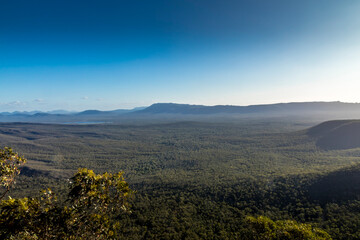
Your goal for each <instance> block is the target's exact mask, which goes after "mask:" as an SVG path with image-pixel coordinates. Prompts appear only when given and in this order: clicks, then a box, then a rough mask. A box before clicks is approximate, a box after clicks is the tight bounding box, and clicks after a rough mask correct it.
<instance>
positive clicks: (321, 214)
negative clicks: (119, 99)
mask: <svg viewBox="0 0 360 240" xmlns="http://www.w3.org/2000/svg"><path fill="white" fill-rule="evenodd" d="M356 123H357V121H348V122H347V124H348V125H349V124H350V125H351V124H354V126H355V128H356ZM337 124H338V123H332V122H330V123H326V124H325V127H324V125H318V126H316V127H314V128H310V129H308V130H306V129H307V128H308V127H310V126H309V123H301V122H284V121H276V120H274V121H268V120H267V121H261V120H259V121H250V122H249V121H248V122H247V121H242V122H238V123H235V122H226V123H209V122H197V121H192V122H172V123H158V124H151V125H149V124H143V125H138V124H137V125H109V124H101V125H99V124H97V125H56V124H55V125H50V124H24V123H4V124H1V125H0V144H1V145H2V146H6V145H9V146H12V147H13V148H14V149H15V150H16V151H17V152H20V153H21V154H23V155H24V156H26V157H27V158H28V160H27V163H26V165H25V166H23V167H22V173H21V174H20V175H19V176H17V184H15V185H14V187H13V188H12V189H11V194H10V196H12V197H13V198H14V199H16V198H19V199H24V197H26V198H27V199H37V198H38V197H39V195H38V194H37V192H39V191H41V190H42V189H47V188H49V187H51V188H52V193H54V192H55V193H56V196H57V198H58V202H62V201H66V199H67V198H68V196H69V195H68V193H69V190H68V189H69V188H68V184H69V181H68V179H69V178H71V177H72V176H73V175H74V174H76V170H77V169H78V168H84V167H87V168H90V169H93V170H94V171H95V172H97V173H102V172H109V174H112V173H113V174H115V173H116V172H119V171H121V170H123V171H124V172H125V173H124V177H125V178H126V179H127V183H129V186H130V188H131V189H133V190H134V191H135V192H136V193H135V194H132V197H130V198H128V199H127V203H128V208H126V209H127V210H129V211H123V212H121V214H116V216H115V215H112V216H113V218H112V219H111V221H110V222H112V221H114V222H116V223H117V224H116V226H118V227H119V228H117V230H116V229H111V231H112V232H113V233H114V234H115V233H116V234H117V237H119V238H125V239H143V238H146V239H159V238H161V239H197V238H198V239H234V238H240V239H262V237H259V236H269V238H268V239H291V238H286V236H289V235H287V234H288V233H289V234H295V233H296V231H295V230H296V229H313V230H314V231H310V232H308V233H307V234H308V235H299V236H300V237H299V238H297V239H320V235H321V236H323V237H324V236H325V237H324V239H328V238H329V236H328V235H326V234H329V235H330V236H331V237H332V238H333V239H358V238H359V237H360V232H359V230H358V229H359V228H358V226H359V224H360V201H359V197H360V190H359V188H358V187H357V186H358V184H356V183H358V181H359V180H360V179H359V178H358V177H357V176H359V175H360V172H359V171H360V170H359V169H360V167H359V166H360V155H359V153H360V150H359V148H356V147H355V148H347V149H341V148H336V147H334V148H333V149H331V148H322V147H321V146H319V144H318V141H319V139H321V138H322V137H323V136H325V135H326V136H328V135H327V132H331V131H332V130H331V129H332V128H333V127H334V126H335V125H337ZM341 124H344V123H343V122H341ZM328 126H329V127H328ZM327 128H328V130H327ZM319 129H320V130H321V131H320V130H319ZM337 129H338V128H337ZM314 132H315V133H316V134H314ZM350 132H354V131H350ZM345 135H346V134H345ZM345 135H344V136H345ZM349 137H351V136H349ZM45 193H46V191H45ZM43 194H44V192H43ZM47 194H49V193H48V192H47ZM6 201H8V200H6ZM57 211H58V210H57ZM302 224H304V225H302ZM114 226H115V225H114ZM284 226H289V227H290V228H285V227H284ZM291 226H292V227H291ZM310 226H311V227H310ZM320 229H323V230H320ZM115 230H116V231H115ZM109 231H110V230H109ZM257 234H264V235H257ZM266 234H269V235H266ZM314 234H315V235H314ZM316 234H318V235H316ZM256 236H258V238H256ZM291 236H292V235H291ZM314 236H315V238H314ZM251 237H253V238H251ZM271 237H272V238H271Z"/></svg>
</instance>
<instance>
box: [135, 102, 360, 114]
mask: <svg viewBox="0 0 360 240" xmlns="http://www.w3.org/2000/svg"><path fill="white" fill-rule="evenodd" d="M299 111H307V112H311V111H324V112H325V111H359V112H360V104H359V103H343V102H294V103H276V104H266V105H249V106H234V105H216V106H204V105H190V104H176V103H155V104H153V105H151V106H150V107H147V108H145V109H143V110H140V111H136V113H150V114H249V113H268V112H299Z"/></svg>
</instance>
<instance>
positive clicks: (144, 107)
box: [0, 101, 360, 114]
mask: <svg viewBox="0 0 360 240" xmlns="http://www.w3.org/2000/svg"><path fill="white" fill-rule="evenodd" d="M307 103H311V104H312V103H341V104H360V102H342V101H310V102H276V103H264V104H250V105H231V104H225V105H223V104H215V105H203V104H189V103H175V102H157V103H152V104H150V105H148V106H136V107H133V108H117V109H109V110H100V109H95V108H88V109H83V110H71V109H70V110H67V109H52V110H48V111H41V110H37V109H34V110H29V111H12V112H9V111H6V112H0V114H2V113H11V114H14V113H37V112H39V113H40V112H42V113H51V114H52V112H62V111H63V112H67V113H64V114H68V113H69V114H73V113H81V112H85V111H100V112H102V111H104V112H106V111H110V112H111V111H117V110H135V111H138V110H136V109H138V108H139V110H142V109H146V108H148V107H151V106H153V105H156V104H174V105H189V106H203V107H218V106H227V107H228V106H231V107H252V106H267V105H278V104H307ZM60 114H61V113H60Z"/></svg>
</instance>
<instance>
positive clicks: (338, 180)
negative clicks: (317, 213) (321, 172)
mask: <svg viewBox="0 0 360 240" xmlns="http://www.w3.org/2000/svg"><path fill="white" fill-rule="evenodd" d="M309 194H310V197H311V198H312V199H313V200H317V201H319V202H321V203H323V204H324V203H328V202H341V201H349V200H360V165H359V164H357V165H355V166H351V167H346V168H342V169H340V170H337V171H334V172H331V173H329V174H327V175H325V176H322V177H319V178H318V180H316V181H315V183H313V184H312V185H311V186H310V188H309Z"/></svg>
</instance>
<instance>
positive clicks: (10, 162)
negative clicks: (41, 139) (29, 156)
mask: <svg viewBox="0 0 360 240" xmlns="http://www.w3.org/2000/svg"><path fill="white" fill-rule="evenodd" d="M25 163H26V159H25V158H23V157H20V156H19V155H18V154H17V153H15V152H13V150H12V149H11V148H8V147H5V148H4V149H0V185H1V187H2V188H3V189H4V190H3V193H2V194H1V195H0V200H1V199H3V198H4V197H5V195H6V193H8V192H9V191H10V188H11V187H12V185H13V184H14V183H15V177H16V176H17V175H19V174H20V167H21V166H22V165H23V164H25Z"/></svg>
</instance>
